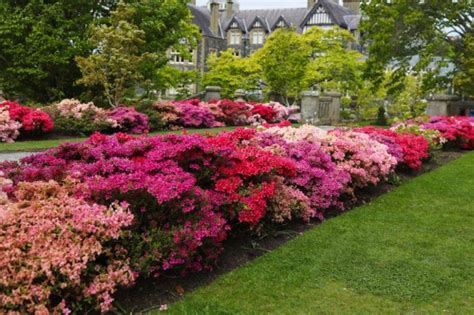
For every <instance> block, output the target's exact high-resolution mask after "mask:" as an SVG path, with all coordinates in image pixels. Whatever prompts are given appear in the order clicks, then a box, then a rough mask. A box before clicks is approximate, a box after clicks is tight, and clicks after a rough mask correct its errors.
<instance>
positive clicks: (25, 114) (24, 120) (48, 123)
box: [0, 101, 53, 142]
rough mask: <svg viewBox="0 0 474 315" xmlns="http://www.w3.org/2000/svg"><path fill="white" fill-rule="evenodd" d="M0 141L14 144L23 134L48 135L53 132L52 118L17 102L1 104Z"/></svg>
mask: <svg viewBox="0 0 474 315" xmlns="http://www.w3.org/2000/svg"><path fill="white" fill-rule="evenodd" d="M0 110H1V111H0V140H1V141H2V142H13V141H14V140H15V139H16V138H17V137H18V136H19V135H20V132H21V134H25V135H28V134H32V133H47V132H51V131H52V130H53V120H52V119H51V117H50V116H49V115H48V114H47V113H45V112H43V111H41V110H38V109H34V108H31V107H27V106H22V105H20V104H18V103H16V102H12V101H3V102H0Z"/></svg>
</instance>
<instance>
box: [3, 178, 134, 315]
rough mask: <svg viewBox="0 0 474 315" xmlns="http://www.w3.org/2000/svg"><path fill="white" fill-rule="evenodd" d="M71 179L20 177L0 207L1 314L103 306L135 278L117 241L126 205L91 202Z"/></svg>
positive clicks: (126, 220) (126, 223)
mask: <svg viewBox="0 0 474 315" xmlns="http://www.w3.org/2000/svg"><path fill="white" fill-rule="evenodd" d="M74 184H75V183H74V182H70V183H68V184H67V185H59V184H58V183H57V182H54V181H49V182H34V183H26V182H23V183H20V184H19V185H18V186H17V189H16V190H15V192H14V196H15V199H14V201H10V202H7V203H5V204H3V205H1V206H0V231H1V232H0V253H1V255H0V313H11V314H14V313H22V314H26V313H29V314H32V313H36V314H47V313H49V312H52V313H64V314H68V313H70V312H71V310H74V311H75V312H83V313H86V312H87V311H88V308H96V309H98V310H100V311H102V312H105V311H107V310H109V309H110V306H111V302H112V294H113V293H114V292H115V291H116V289H117V287H118V286H126V285H130V284H132V283H133V282H134V279H135V275H134V273H133V272H132V270H131V269H130V266H129V263H128V258H127V255H126V254H127V253H126V251H125V250H124V249H123V247H122V246H121V245H120V242H119V241H120V240H121V238H122V236H123V232H124V229H125V228H126V227H127V226H129V225H130V224H131V223H132V220H133V216H132V215H131V214H130V213H129V212H128V210H127V206H126V205H124V204H117V203H113V204H111V205H110V206H101V205H97V204H90V203H88V202H86V201H84V200H82V199H80V198H77V197H76V196H75V195H74V192H75V190H76V189H78V187H74V186H75V185H74Z"/></svg>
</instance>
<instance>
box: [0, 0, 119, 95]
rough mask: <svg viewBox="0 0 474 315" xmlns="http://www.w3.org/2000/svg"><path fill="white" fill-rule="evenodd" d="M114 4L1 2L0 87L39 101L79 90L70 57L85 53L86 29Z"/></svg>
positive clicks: (105, 1) (84, 0) (103, 1)
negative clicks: (96, 17)
mask: <svg viewBox="0 0 474 315" xmlns="http://www.w3.org/2000/svg"><path fill="white" fill-rule="evenodd" d="M113 2H114V1H108V0H100V1H89V0H78V1H66V0H63V1H15V0H4V1H1V2H0V38H1V39H2V40H1V41H0V52H1V53H0V69H2V71H0V90H3V92H4V93H6V95H7V96H9V97H11V98H16V97H17V96H21V97H26V98H28V99H31V100H36V101H40V102H50V101H52V100H56V99H60V98H63V97H71V96H73V95H79V94H81V92H82V89H81V88H80V87H78V86H76V85H75V81H76V80H77V79H78V78H79V76H80V72H79V69H78V68H77V66H76V64H75V63H74V58H75V57H76V56H84V55H87V54H88V52H89V50H90V49H91V47H90V46H89V45H88V42H87V34H86V31H87V27H88V25H89V24H90V23H92V21H93V20H94V19H95V18H94V17H95V16H106V15H108V11H109V10H110V7H111V4H112V3H113ZM71 43H74V45H71Z"/></svg>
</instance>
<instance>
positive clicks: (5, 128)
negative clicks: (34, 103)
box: [0, 107, 21, 142]
mask: <svg viewBox="0 0 474 315" xmlns="http://www.w3.org/2000/svg"><path fill="white" fill-rule="evenodd" d="M20 129H21V123H20V122H18V121H16V120H13V119H11V118H10V113H9V112H8V109H7V108H6V107H0V141H1V142H14V141H15V139H16V138H17V137H18V136H19V135H20Z"/></svg>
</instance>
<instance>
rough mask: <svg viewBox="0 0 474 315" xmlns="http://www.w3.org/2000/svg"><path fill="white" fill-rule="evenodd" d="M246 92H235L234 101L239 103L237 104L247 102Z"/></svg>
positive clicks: (239, 90) (240, 90)
mask: <svg viewBox="0 0 474 315" xmlns="http://www.w3.org/2000/svg"><path fill="white" fill-rule="evenodd" d="M245 96H246V94H245V91H244V90H242V89H238V90H237V91H235V94H234V99H235V100H236V101H237V102H245V101H246V100H245Z"/></svg>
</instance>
